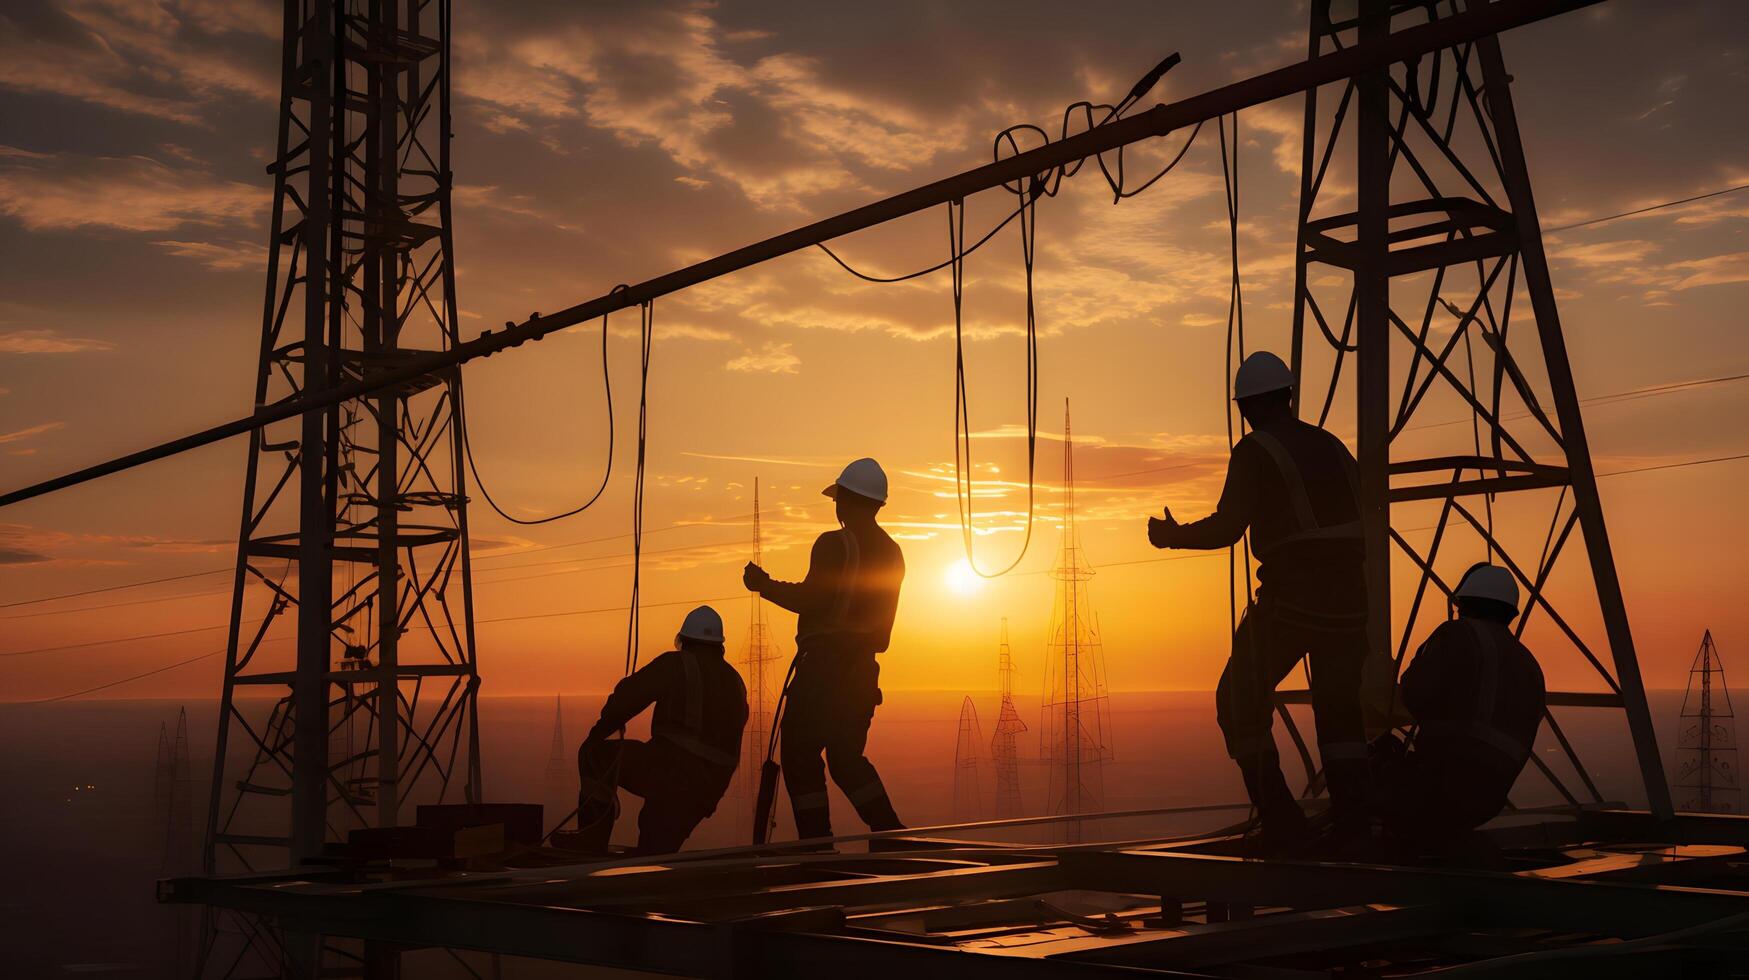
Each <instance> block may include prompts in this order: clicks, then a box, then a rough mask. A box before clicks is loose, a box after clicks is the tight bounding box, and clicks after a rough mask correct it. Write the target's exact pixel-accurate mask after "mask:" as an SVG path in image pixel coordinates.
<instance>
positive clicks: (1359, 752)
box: [1148, 351, 1371, 853]
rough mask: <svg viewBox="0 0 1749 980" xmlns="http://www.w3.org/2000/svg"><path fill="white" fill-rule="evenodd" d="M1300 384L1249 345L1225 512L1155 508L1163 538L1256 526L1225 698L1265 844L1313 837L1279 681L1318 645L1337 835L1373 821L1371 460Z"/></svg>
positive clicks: (1315, 699) (1234, 538) (1223, 543)
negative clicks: (1312, 408) (1364, 497)
mask: <svg viewBox="0 0 1749 980" xmlns="http://www.w3.org/2000/svg"><path fill="white" fill-rule="evenodd" d="M1293 396H1294V378H1293V374H1292V372H1291V371H1289V370H1288V367H1287V365H1286V364H1283V363H1282V361H1281V358H1279V357H1276V356H1275V355H1274V354H1271V353H1268V352H1266V351H1259V352H1257V353H1255V354H1252V355H1250V356H1249V357H1247V358H1245V360H1244V362H1243V363H1242V364H1240V365H1239V371H1238V373H1237V375H1236V376H1235V378H1234V382H1233V398H1234V400H1235V401H1236V402H1238V406H1239V412H1240V414H1241V415H1242V416H1243V417H1244V419H1245V422H1246V423H1247V424H1248V425H1249V426H1250V427H1251V431H1250V432H1249V433H1247V434H1246V435H1245V437H1244V438H1242V439H1240V440H1239V442H1238V443H1237V444H1236V445H1235V446H1234V447H1233V451H1232V458H1231V460H1230V462H1229V464H1228V468H1227V480H1226V485H1225V486H1224V487H1223V488H1222V490H1221V499H1220V502H1219V503H1218V504H1217V505H1216V507H1215V512H1214V513H1213V514H1211V515H1210V516H1208V517H1206V518H1204V519H1202V520H1200V521H1195V522H1192V523H1189V524H1180V523H1178V522H1177V521H1176V520H1174V519H1173V517H1172V511H1171V509H1170V508H1168V509H1166V510H1165V511H1164V513H1163V514H1162V516H1160V517H1155V518H1150V519H1149V521H1148V540H1149V542H1150V543H1152V544H1153V545H1154V547H1156V548H1190V549H1203V550H1208V549H1216V548H1226V547H1230V546H1232V545H1234V544H1236V543H1237V542H1238V541H1239V539H1240V538H1241V537H1243V536H1244V534H1245V533H1246V531H1247V530H1249V531H1250V534H1251V551H1252V553H1253V554H1255V555H1256V556H1257V560H1258V568H1257V580H1258V586H1257V596H1256V600H1255V602H1248V603H1247V606H1246V611H1245V616H1244V618H1243V619H1242V620H1241V621H1240V622H1239V626H1238V629H1237V630H1236V631H1235V632H1234V634H1233V649H1232V655H1231V657H1230V658H1229V659H1228V661H1227V666H1226V669H1225V670H1224V671H1223V672H1222V674H1221V680H1220V685H1219V687H1218V688H1217V690H1216V694H1215V706H1216V716H1217V718H1218V720H1219V723H1220V726H1221V734H1222V735H1223V736H1224V738H1225V740H1226V747H1227V754H1228V755H1229V756H1231V757H1232V759H1233V760H1234V761H1235V762H1237V763H1238V765H1239V771H1240V773H1241V775H1242V776H1243V778H1244V781H1245V790H1246V792H1247V793H1248V794H1249V795H1250V798H1251V802H1252V804H1253V805H1255V806H1256V808H1257V814H1258V820H1259V823H1260V825H1261V826H1260V834H1259V837H1258V838H1257V839H1256V840H1254V841H1253V844H1254V846H1255V847H1257V848H1258V849H1259V850H1261V851H1263V852H1265V853H1286V852H1292V851H1294V850H1297V849H1298V848H1300V847H1301V846H1303V845H1304V843H1305V842H1306V838H1307V821H1306V817H1305V813H1304V811H1302V810H1301V809H1300V807H1299V804H1298V802H1297V801H1296V800H1295V798H1294V795H1293V793H1292V792H1290V791H1289V790H1288V786H1287V780H1286V779H1284V778H1283V776H1282V772H1281V760H1280V758H1279V757H1278V755H1277V753H1276V747H1275V736H1274V734H1273V731H1272V726H1273V721H1274V719H1273V714H1274V692H1275V687H1276V685H1277V684H1279V683H1280V682H1281V680H1282V678H1284V677H1286V676H1287V674H1288V672H1289V671H1291V670H1292V669H1293V668H1294V665H1295V664H1297V663H1299V662H1300V659H1301V658H1302V657H1306V656H1310V658H1311V689H1312V710H1313V712H1314V713H1315V715H1316V717H1317V727H1318V746H1319V750H1320V755H1321V756H1322V758H1323V765H1324V773H1325V776H1326V779H1327V781H1328V784H1329V787H1330V799H1331V805H1332V810H1333V811H1334V815H1335V817H1336V833H1337V840H1338V842H1339V843H1341V842H1353V843H1355V844H1356V845H1358V844H1359V843H1360V842H1361V841H1362V840H1363V839H1364V838H1365V837H1367V836H1368V834H1369V832H1370V822H1371V821H1370V816H1369V810H1368V807H1369V805H1370V801H1369V796H1370V782H1371V779H1370V772H1369V768H1368V764H1367V745H1366V733H1365V727H1364V723H1363V721H1362V715H1361V699H1360V695H1361V668H1362V665H1363V664H1364V662H1365V660H1366V651H1367V638H1366V623H1367V593H1366V578H1365V561H1366V549H1365V542H1364V538H1363V533H1362V528H1361V522H1360V500H1359V496H1360V494H1359V466H1358V464H1356V462H1355V459H1354V455H1353V454H1352V453H1350V452H1349V451H1348V448H1347V447H1346V446H1344V445H1343V444H1342V442H1341V440H1339V439H1337V438H1336V437H1335V436H1333V435H1331V434H1330V433H1328V432H1325V431H1324V430H1323V429H1321V428H1319V427H1318V426H1315V425H1310V424H1308V423H1306V422H1302V421H1300V419H1299V418H1298V417H1297V416H1296V415H1295V411H1294V402H1293Z"/></svg>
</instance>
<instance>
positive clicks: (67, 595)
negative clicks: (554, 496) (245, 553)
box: [0, 514, 753, 609]
mask: <svg viewBox="0 0 1749 980" xmlns="http://www.w3.org/2000/svg"><path fill="white" fill-rule="evenodd" d="M752 516H753V515H752V514H735V515H733V516H730V517H725V518H722V519H721V520H715V521H675V522H674V523H672V524H669V525H666V526H664V527H659V528H654V529H652V530H649V531H645V532H644V533H645V534H646V535H649V534H660V533H662V532H663V531H680V530H684V529H686V528H689V527H714V526H716V525H719V524H723V523H725V522H728V521H738V520H741V519H743V518H751V517H752ZM629 537H631V535H630V534H629V533H628V534H610V535H607V536H605V537H599V538H585V539H583V540H581V541H568V542H565V543H564V544H548V545H542V546H540V547H538V548H524V549H521V550H519V551H508V552H505V553H503V554H498V555H486V556H485V557H482V558H476V559H474V564H475V565H476V566H478V565H480V564H482V563H484V562H489V561H502V560H503V559H505V558H515V557H518V556H521V555H532V554H538V553H540V552H543V551H559V550H561V549H564V548H580V547H582V546H584V545H588V544H602V543H604V542H608V541H622V540H624V539H626V538H629ZM604 557H606V556H604ZM503 567H505V568H513V567H517V566H513V565H505V566H503ZM492 570H493V569H487V571H492ZM234 571H236V567H235V566H232V565H227V566H225V567H223V568H209V569H207V570H206V571H204V572H189V573H187V574H183V575H169V576H165V577H164V578H153V579H146V580H144V581H140V582H123V583H122V584H120V585H106V586H104V587H102V588H98V589H84V590H81V591H79V592H64V593H62V594H60V595H50V596H41V597H39V598H36V599H20V600H18V601H16V602H6V603H0V609H11V608H13V607H15V606H33V605H37V604H39V603H44V602H59V601H60V600H62V599H79V598H83V597H85V596H90V595H100V594H102V593H106V592H121V591H123V590H126V589H139V588H144V587H146V586H148V585H162V584H164V583H165V582H179V581H182V580H184V579H191V578H200V577H201V576H203V575H217V574H220V573H221V572H234ZM224 591H229V590H224ZM191 594H202V593H191ZM90 608H93V609H106V608H110V607H107V606H92V607H90Z"/></svg>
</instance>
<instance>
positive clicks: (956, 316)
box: [947, 178, 1043, 578]
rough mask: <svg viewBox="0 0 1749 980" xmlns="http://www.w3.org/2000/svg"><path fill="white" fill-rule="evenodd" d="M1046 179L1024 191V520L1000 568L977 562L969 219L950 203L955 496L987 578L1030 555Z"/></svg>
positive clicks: (973, 560) (963, 533)
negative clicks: (1038, 247)
mask: <svg viewBox="0 0 1749 980" xmlns="http://www.w3.org/2000/svg"><path fill="white" fill-rule="evenodd" d="M1042 183H1043V182H1042V180H1040V179H1038V178H1034V180H1033V183H1032V185H1031V186H1029V187H1027V188H1025V189H1023V190H1022V191H1020V192H1019V193H1020V195H1021V204H1020V207H1019V208H1018V209H1017V210H1018V213H1019V215H1020V254H1021V264H1022V267H1023V269H1024V271H1025V278H1026V321H1025V322H1026V526H1025V529H1024V531H1023V534H1024V536H1023V538H1022V539H1021V543H1020V551H1019V553H1018V554H1016V555H1015V556H1014V560H1013V561H1011V562H1009V563H1008V564H1007V565H1006V566H1004V567H1003V568H1002V569H1001V570H999V571H995V572H985V571H984V570H983V569H981V568H979V567H978V560H977V554H976V548H975V547H974V545H973V543H972V538H973V530H972V525H973V524H974V523H975V521H976V515H975V514H974V513H973V497H974V495H975V488H974V486H973V482H974V481H973V476H972V474H973V465H972V419H971V404H970V401H969V399H968V398H967V396H966V354H965V274H966V273H965V255H966V253H965V250H964V248H963V245H964V243H965V220H966V209H965V202H964V201H953V202H949V204H948V228H947V230H948V253H949V255H950V257H951V258H950V261H951V263H952V267H953V346H954V446H953V449H954V460H953V487H954V501H955V503H956V504H957V505H958V508H959V517H960V539H961V542H962V544H963V545H964V547H965V552H966V565H967V566H968V567H969V568H971V570H972V571H973V572H974V573H976V574H977V575H979V576H981V577H983V578H996V577H998V576H1002V575H1006V574H1008V573H1009V572H1011V571H1013V570H1014V568H1015V567H1016V566H1018V565H1019V564H1020V562H1021V560H1022V559H1024V558H1025V557H1026V552H1027V549H1028V548H1029V547H1031V545H1032V526H1033V517H1034V514H1035V506H1036V503H1037V481H1036V479H1035V477H1036V473H1037V468H1038V391H1039V385H1038V318H1037V315H1036V309H1035V306H1034V302H1033V300H1034V294H1033V268H1034V256H1035V252H1034V245H1035V242H1036V237H1037V233H1038V217H1037V208H1038V198H1039V194H1038V190H1039V188H1040V186H1042Z"/></svg>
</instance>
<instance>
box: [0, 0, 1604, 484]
mask: <svg viewBox="0 0 1749 980" xmlns="http://www.w3.org/2000/svg"><path fill="white" fill-rule="evenodd" d="M1598 2H1600V0H1494V2H1492V3H1487V4H1483V5H1481V6H1479V7H1477V8H1476V9H1473V10H1469V11H1466V12H1464V13H1461V14H1455V15H1453V16H1451V17H1447V18H1444V19H1441V20H1439V21H1436V22H1434V23H1430V24H1425V25H1422V26H1419V27H1412V28H1409V29H1407V30H1403V31H1398V32H1395V33H1393V34H1390V35H1388V36H1386V37H1381V38H1377V39H1373V40H1368V41H1364V42H1362V43H1360V44H1357V45H1355V46H1353V47H1350V48H1346V49H1343V50H1341V51H1336V52H1332V53H1330V54H1327V55H1322V56H1320V57H1316V58H1310V59H1307V60H1306V61H1302V62H1300V63H1298V64H1293V65H1288V66H1286V67H1283V68H1278V69H1276V70H1275V71H1271V72H1266V73H1264V74H1262V75H1257V76H1254V77H1252V78H1247V79H1244V80H1242V81H1238V82H1234V83H1232V84H1230V85H1224V86H1222V87H1220V88H1217V89H1213V90H1211V91H1208V92H1204V93H1203V94H1201V95H1195V96H1192V97H1190V98H1188V99H1183V100H1181V101H1178V102H1174V103H1171V104H1169V105H1157V106H1155V107H1154V108H1152V109H1149V110H1148V111H1146V112H1144V113H1142V114H1141V115H1137V116H1130V117H1128V118H1125V119H1119V120H1116V121H1113V122H1110V123H1107V124H1105V125H1102V126H1100V127H1098V128H1096V129H1091V130H1088V131H1087V132H1085V133H1079V134H1077V135H1075V136H1071V137H1069V138H1067V139H1063V140H1059V141H1057V142H1055V143H1049V144H1047V145H1045V146H1041V147H1039V148H1038V149H1035V150H1028V151H1027V152H1025V153H1020V154H1017V155H1015V156H1012V157H1009V158H1007V159H1005V160H998V161H996V162H994V163H989V164H985V165H984V166H982V167H977V168H975V169H972V170H968V171H965V172H963V173H959V174H955V175H954V176H952V177H947V178H944V179H942V180H938V181H935V182H934V183H931V184H925V185H924V186H922V187H918V188H914V189H912V190H909V191H905V192H903V193H900V194H895V195H894V196H892V197H889V198H885V199H883V200H880V201H876V202H874V203H872V204H866V205H864V206H862V207H860V208H856V209H854V210H851V211H846V212H843V213H842V214H838V215H834V216H832V217H830V218H825V219H822V220H820V221H816V222H814V223H812V224H808V225H803V226H802V227H800V228H796V229H794V230H791V231H787V232H784V233H783V234H781V235H777V236H775V237H772V238H767V239H765V240H764V241H761V242H756V243H754V244H752V245H746V246H743V247H741V248H738V249H735V250H734V251H732V252H727V253H724V254H722V255H719V256H717V257H715V258H710V259H705V260H704V261H702V262H698V263H695V264H693V265H689V266H686V267H685V268H683V269H678V270H676V271H674V272H669V273H666V274H664V275H660V276H657V277H656V278H654V279H649V280H645V281H644V282H641V283H638V284H636V285H633V286H628V287H626V288H623V289H618V288H616V289H614V290H613V291H611V292H609V293H607V294H606V295H604V296H598V297H596V298H595V299H592V300H588V301H586V302H583V303H579V304H577V305H575V306H571V307H568V308H566V309H564V310H561V311H559V312H558V313H555V314H552V315H550V316H544V317H542V316H530V317H529V318H528V319H527V320H525V321H523V322H522V323H518V324H512V325H510V326H507V327H505V328H504V329H503V330H498V331H490V330H488V331H486V332H484V333H482V334H480V336H478V337H476V338H475V339H473V340H470V341H466V342H464V343H461V344H458V345H456V346H455V347H453V348H451V349H449V350H446V351H439V352H432V353H430V354H426V355H423V356H418V357H413V358H409V359H407V360H406V361H404V362H402V363H400V364H398V365H396V366H393V367H385V368H382V369H380V370H376V371H372V372H371V373H370V374H368V375H367V376H366V377H364V378H361V379H359V380H357V381H353V382H349V383H347V384H343V385H339V386H337V387H334V388H328V389H325V390H323V391H319V392H314V393H306V394H304V395H303V396H302V397H300V398H296V399H292V400H288V401H282V402H277V403H274V404H270V405H263V406H260V407H258V408H257V409H256V410H255V411H254V412H253V413H251V414H249V415H247V416H244V417H242V418H239V419H234V420H232V421H230V422H225V423H223V424H221V425H215V426H212V427H211V428H208V429H203V430H201V431H200V432H196V433H193V434H192V435H187V436H183V437H181V438H179V439H173V440H171V441H169V442H165V443H162V444H160V445H157V446H153V447H151V448H149V449H142V450H140V451H138V452H134V453H129V454H127V455H125V456H121V457H117V458H115V459H112V460H109V461H108V462H104V463H99V464H97V465H95V466H89V467H86V468H85V469H82V470H77V471H75V472H73V473H68V474H66V475H64V476H59V477H55V478H54V479H51V480H45V481H43V482H41V483H37V484H33V485H31V486H27V487H23V488H21V489H18V490H13V491H10V492H8V493H6V494H4V495H0V507H6V506H10V505H12V504H16V503H20V502H22V501H25V500H30V499H31V498H33V497H40V496H42V495H44V494H47V493H53V492H54V491H57V490H64V489H66V488H68V487H72V486H77V485H79V484H81V483H87V482H89V481H91V480H95V479H97V478H99V477H103V476H108V475H110V474H112V473H119V472H121V471H123V470H128V469H132V468H133V467H136V466H140V465H143V464H145V463H150V462H153V461H155V460H159V459H163V458H165V457H167V456H174V455H176V454H178V453H183V452H187V451H188V450H191V449H198V448H200V447H201V446H205V445H209V444H211V443H214V442H218V441H220V440H223V439H228V438H230V437H232V436H238V435H242V434H244V433H246V432H249V431H250V430H252V429H258V428H261V427H263V426H267V425H271V424H273V423H275V422H280V421H284V420H286V419H289V418H292V417H294V416H298V415H303V414H306V413H309V412H315V411H320V410H322V409H325V408H328V407H329V406H332V405H336V404H339V403H340V402H343V401H348V400H350V399H354V398H359V397H361V396H365V395H369V394H371V393H373V392H376V391H380V390H382V389H384V388H388V387H391V386H394V385H398V384H402V383H404V382H408V381H412V380H414V379H417V378H422V377H428V376H431V375H438V374H443V373H445V372H448V371H452V370H454V369H455V368H457V367H459V366H460V365H462V364H465V363H467V362H468V361H471V360H474V359H476V358H480V357H489V356H491V355H493V354H496V353H498V352H500V351H504V350H509V349H510V348H512V347H519V346H521V345H523V344H525V343H527V342H529V341H531V340H540V339H541V338H543V337H545V336H546V335H548V334H550V333H553V332H554V331H557V330H563V329H565V328H567V327H573V326H576V325H577V324H579V323H584V322H587V321H589V320H593V319H595V318H596V317H599V316H606V315H607V314H610V313H614V312H617V311H619V310H624V309H628V308H630V307H634V306H638V305H640V304H642V303H645V302H648V301H650V300H654V299H657V298H658V297H661V296H666V295H668V294H670V293H674V292H678V291H680V290H682V289H686V288H687V287H689V286H696V285H698V284H699V283H702V282H707V281H709V280H711V279H716V278H719V277H721V276H725V275H728V274H730V273H733V272H739V271H740V270H742V269H746V268H748V267H750V266H754V265H758V264H759V263H761V262H766V261H769V260H771V259H775V258H779V257H781V256H784V255H788V254H790V253H791V252H797V251H800V250H802V249H804V248H810V247H812V246H814V245H817V244H819V243H821V242H825V241H830V240H832V239H834V238H839V237H841V236H844V235H848V234H850V233H852V232H856V231H861V230H863V229H865V228H871V227H873V226H875V225H878V224H883V223H885V222H888V221H892V220H894V219H895V218H902V217H905V216H906V215H909V214H914V213H916V212H918V211H922V210H925V209H927V208H931V207H936V206H938V205H942V204H946V203H948V202H949V201H956V200H960V199H962V198H964V197H966V196H968V195H971V194H975V193H978V192H979V191H985V190H990V189H991V188H995V187H1000V186H1001V185H1003V184H1011V183H1014V182H1015V181H1024V180H1028V179H1030V178H1031V177H1033V176H1034V175H1036V174H1042V173H1047V172H1049V171H1051V170H1054V169H1056V168H1058V167H1063V166H1067V165H1069V164H1073V163H1074V162H1076V161H1077V160H1085V159H1087V158H1088V157H1093V156H1097V155H1099V154H1101V153H1104V152H1107V151H1109V150H1114V149H1117V148H1118V147H1120V146H1127V145H1129V144H1131V143H1136V142H1139V141H1141V140H1144V139H1148V138H1150V137H1155V136H1164V135H1166V134H1168V133H1171V132H1173V131H1175V130H1178V129H1182V128H1184V127H1186V126H1194V125H1196V124H1197V123H1199V122H1202V121H1204V120H1208V119H1214V118H1216V117H1217V116H1222V115H1225V114H1227V113H1230V112H1237V111H1239V110H1241V109H1247V108H1250V107H1252V106H1256V105H1260V104H1262V103H1265V102H1271V101H1274V100H1276V99H1279V98H1283V97H1285V96H1289V95H1293V94H1295V93H1297V92H1303V91H1305V90H1307V89H1311V88H1316V87H1318V86H1321V85H1326V84H1329V83H1331V82H1337V81H1342V80H1344V79H1347V78H1351V77H1353V76H1355V75H1357V74H1361V73H1363V72H1366V71H1368V70H1372V69H1378V68H1382V67H1384V66H1386V65H1390V64H1393V63H1395V62H1399V61H1407V60H1410V59H1413V58H1418V57H1421V56H1423V55H1427V54H1431V53H1432V52H1434V51H1438V50H1440V49H1442V48H1446V47H1450V46H1452V45H1454V44H1463V43H1466V42H1469V41H1474V40H1477V39H1479V38H1482V37H1486V36H1488V35H1491V34H1498V33H1500V32H1501V31H1506V30H1511V29H1513V28H1516V27H1522V26H1524V25H1526V24H1530V23H1534V22H1536V21H1539V20H1543V19H1545V18H1548V17H1553V16H1555V15H1557V14H1564V13H1569V12H1571V11H1574V10H1579V9H1582V8H1585V7H1589V6H1591V5H1593V4H1595V3H1598Z"/></svg>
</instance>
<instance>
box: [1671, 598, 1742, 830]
mask: <svg viewBox="0 0 1749 980" xmlns="http://www.w3.org/2000/svg"><path fill="white" fill-rule="evenodd" d="M1676 747H1677V750H1678V751H1679V752H1680V753H1681V763H1680V768H1679V769H1678V770H1677V774H1676V783H1675V787H1676V788H1677V789H1679V790H1684V791H1685V792H1684V793H1683V794H1682V799H1681V800H1680V801H1679V803H1678V805H1679V806H1680V808H1681V809H1684V810H1693V811H1699V812H1703V813H1732V812H1735V811H1736V810H1737V808H1738V800H1737V791H1738V789H1739V786H1738V783H1737V732H1736V726H1735V721H1734V718H1733V716H1732V712H1731V692H1730V690H1729V689H1728V688H1727V687H1726V686H1725V665H1724V662H1723V661H1721V660H1720V659H1719V649H1718V647H1717V646H1715V645H1714V644H1713V631H1712V630H1707V631H1706V632H1705V634H1704V635H1702V636H1701V639H1700V651H1699V652H1698V653H1696V654H1695V656H1694V663H1693V664H1692V665H1691V666H1690V667H1689V668H1688V696H1687V697H1685V698H1683V701H1682V730H1681V733H1680V735H1679V736H1678V738H1677V742H1676Z"/></svg>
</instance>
